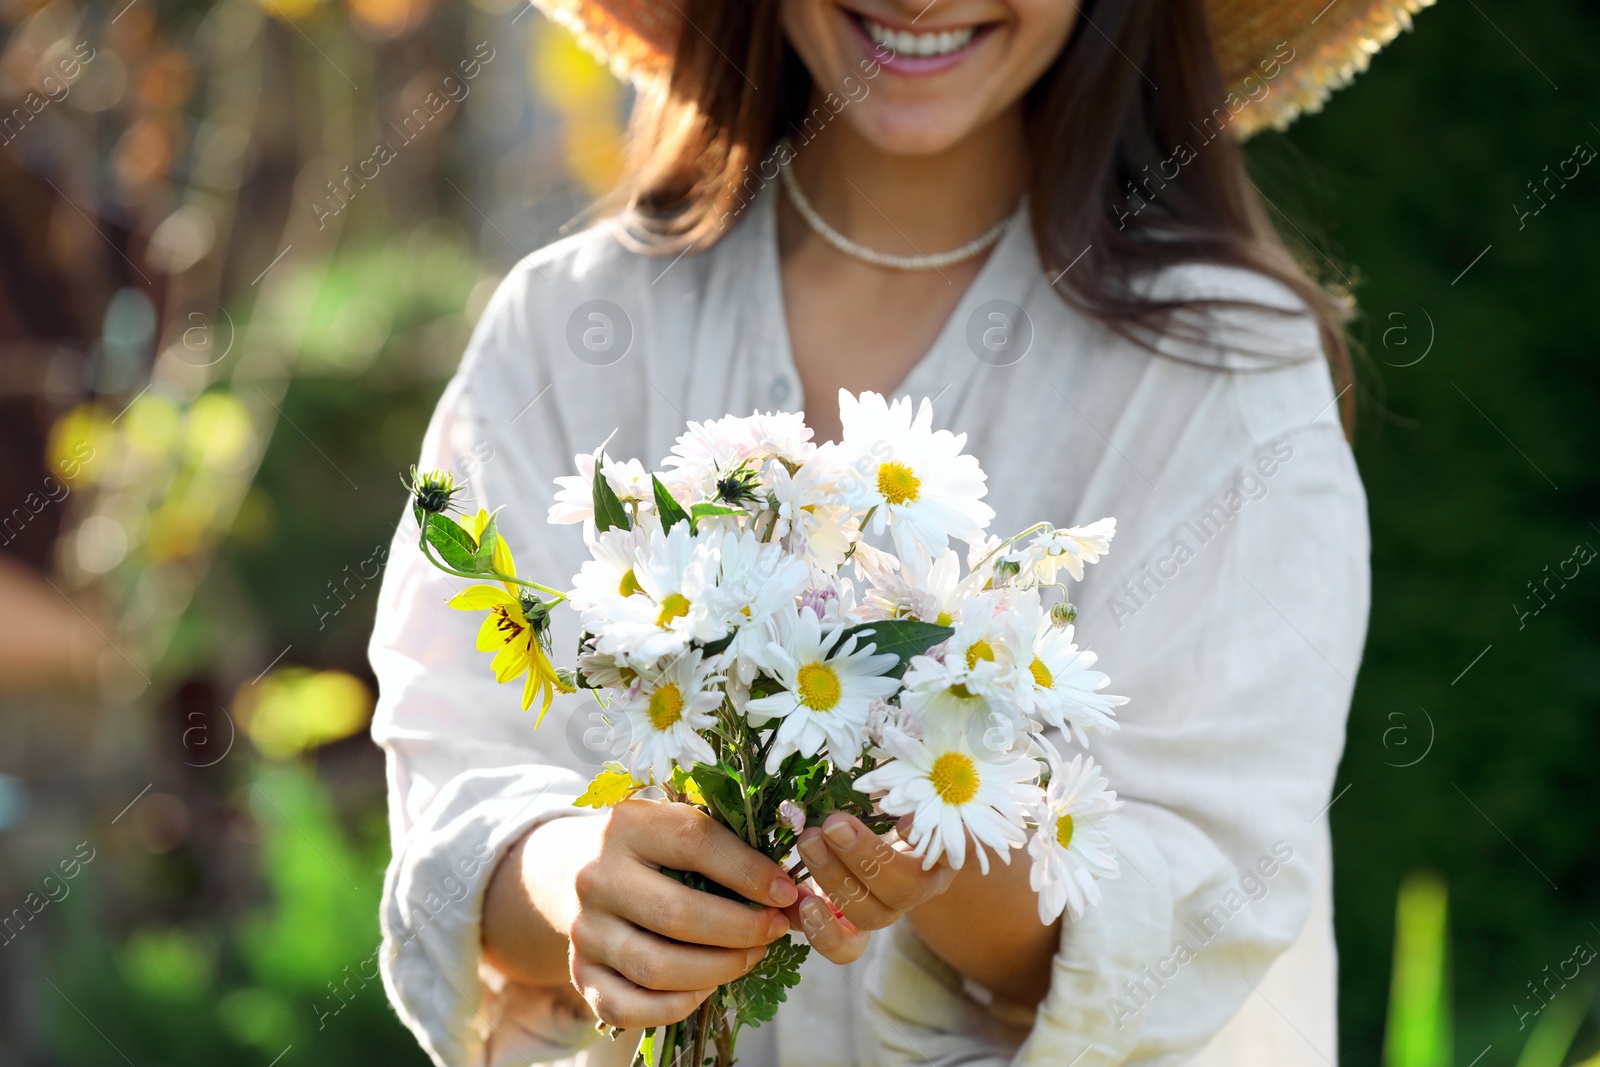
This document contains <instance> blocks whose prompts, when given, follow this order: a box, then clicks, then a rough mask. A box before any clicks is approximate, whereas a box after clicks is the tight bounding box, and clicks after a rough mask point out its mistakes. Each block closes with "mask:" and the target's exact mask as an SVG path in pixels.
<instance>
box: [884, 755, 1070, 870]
mask: <svg viewBox="0 0 1600 1067" xmlns="http://www.w3.org/2000/svg"><path fill="white" fill-rule="evenodd" d="M883 747H884V749H885V750H886V751H888V752H889V754H890V755H892V756H893V757H895V758H894V759H892V760H890V761H889V762H887V763H884V764H881V765H880V766H878V767H877V768H876V769H875V770H872V771H869V772H868V773H866V774H864V775H862V776H861V777H860V778H857V779H856V782H855V786H856V788H857V789H859V790H860V791H861V792H863V793H878V792H882V793H883V794H884V795H883V796H882V797H881V798H879V800H878V806H879V807H880V808H881V809H883V811H884V812H886V813H887V814H890V815H910V816H911V827H910V828H909V829H908V830H907V831H906V833H905V835H904V836H905V839H906V842H907V843H908V844H910V845H911V854H912V855H914V856H921V857H922V867H923V869H924V870H927V869H929V868H931V867H932V866H933V865H934V864H935V863H937V862H938V861H939V857H940V856H946V857H948V862H949V864H950V866H951V867H953V868H955V869H956V870H960V869H961V866H962V864H963V863H965V862H966V855H967V835H968V834H971V835H972V839H973V841H974V842H976V845H977V847H976V849H975V851H976V852H977V854H978V869H979V870H981V871H982V872H983V873H985V874H987V873H989V856H988V853H987V852H986V851H985V847H987V848H991V849H993V850H994V851H995V854H996V855H998V856H999V857H1000V858H1001V860H1003V861H1004V862H1006V863H1010V862H1011V850H1012V849H1013V848H1017V847H1019V846H1020V845H1021V844H1022V843H1023V842H1024V841H1025V840H1027V833H1026V831H1025V830H1024V829H1023V818H1024V815H1025V813H1026V812H1027V811H1028V810H1029V809H1031V808H1034V807H1037V806H1038V804H1039V801H1040V798H1041V797H1042V796H1043V791H1042V790H1041V789H1040V788H1039V787H1038V785H1036V784H1035V783H1036V782H1037V780H1038V777H1039V762H1038V761H1037V760H1035V759H1033V758H1032V757H1030V756H1027V755H1025V754H1021V753H1018V754H1015V755H1009V756H1002V757H1000V758H998V759H996V758H979V757H976V756H974V755H973V751H972V748H971V746H970V745H969V744H968V743H967V739H966V737H965V736H964V734H963V733H962V732H960V731H952V730H940V729H930V730H929V731H928V737H927V738H926V739H923V740H918V739H916V738H913V737H908V736H907V735H906V734H904V733H902V732H901V731H899V730H896V729H894V728H893V727H889V728H887V729H886V730H885V731H884V738H883Z"/></svg>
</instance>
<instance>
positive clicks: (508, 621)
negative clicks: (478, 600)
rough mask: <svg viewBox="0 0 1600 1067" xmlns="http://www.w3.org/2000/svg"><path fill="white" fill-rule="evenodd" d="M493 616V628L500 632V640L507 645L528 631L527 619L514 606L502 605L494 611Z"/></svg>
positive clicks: (518, 608)
mask: <svg viewBox="0 0 1600 1067" xmlns="http://www.w3.org/2000/svg"><path fill="white" fill-rule="evenodd" d="M493 614H494V616H495V628H496V629H498V630H499V631H500V635H501V636H500V640H502V641H504V642H505V643H506V644H508V645H509V644H511V642H513V641H515V640H516V639H517V638H519V637H521V636H522V635H523V633H524V632H525V631H526V630H527V629H528V617H527V616H526V615H524V614H523V613H522V609H521V608H520V607H518V606H517V605H515V604H502V605H500V606H499V607H497V608H495V609H494V611H493Z"/></svg>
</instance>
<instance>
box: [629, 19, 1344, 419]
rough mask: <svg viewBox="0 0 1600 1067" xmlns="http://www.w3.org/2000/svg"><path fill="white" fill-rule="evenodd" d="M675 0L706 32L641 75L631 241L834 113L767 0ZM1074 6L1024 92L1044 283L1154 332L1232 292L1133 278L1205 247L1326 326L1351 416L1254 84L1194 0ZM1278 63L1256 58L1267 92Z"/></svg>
mask: <svg viewBox="0 0 1600 1067" xmlns="http://www.w3.org/2000/svg"><path fill="white" fill-rule="evenodd" d="M679 2H680V5H681V8H682V10H683V11H684V15H685V24H687V25H691V26H696V27H699V28H700V32H684V33H683V34H681V35H680V37H679V41H678V46H677V51H676V55H675V58H674V62H673V66H672V72H671V76H670V78H669V79H667V80H665V81H664V82H662V83H659V84H657V85H654V86H646V87H645V88H644V89H642V90H641V92H640V96H639V99H638V101H637V103H636V105H635V108H634V116H633V129H632V135H631V138H630V145H631V152H632V158H631V160H630V163H631V165H630V167H629V174H630V176H631V177H630V183H629V185H628V187H627V188H626V189H625V190H624V191H625V194H626V195H627V196H628V199H629V202H630V206H631V207H632V208H633V211H632V213H631V219H632V221H633V224H634V228H635V229H636V231H637V232H638V233H639V234H640V235H641V238H642V240H643V242H644V243H645V244H646V245H647V246H648V247H650V248H651V249H652V250H655V251H660V252H663V253H672V254H676V253H677V252H679V251H681V250H682V249H683V248H685V247H688V246H693V247H695V248H704V247H707V246H709V245H710V244H711V243H712V242H714V241H715V240H716V239H717V238H718V236H720V234H721V233H722V232H723V231H724V230H725V229H726V227H727V225H728V222H729V220H730V219H731V218H733V217H735V216H736V215H737V214H738V212H739V211H740V210H741V209H742V208H743V207H744V206H745V204H747V203H748V202H749V199H750V197H751V195H752V193H751V190H752V187H753V186H754V187H759V186H760V185H761V184H764V181H765V180H770V178H771V176H772V175H771V174H770V173H764V171H765V170H766V169H768V168H769V167H770V165H771V160H770V154H771V153H772V151H773V149H774V147H775V145H776V144H777V143H778V141H779V140H780V139H781V138H783V137H795V138H796V139H800V138H803V137H806V136H807V131H808V129H809V128H810V126H811V125H814V123H815V120H817V119H820V120H821V121H823V122H826V119H827V117H828V115H827V112H826V111H819V109H818V108H817V106H816V103H815V101H814V100H813V98H812V97H813V92H812V81H811V77H810V75H809V73H808V72H807V71H806V69H805V66H804V65H803V64H802V63H801V61H800V58H799V56H798V55H796V54H795V52H794V50H793V49H792V48H790V47H789V45H788V43H787V42H786V41H785V40H784V37H783V32H782V28H781V25H780V15H779V9H780V5H779V4H778V3H777V2H776V0H679ZM1079 21H1080V23H1087V22H1090V21H1092V22H1093V25H1094V27H1095V29H1096V30H1097V32H1076V31H1075V32H1074V33H1073V34H1072V35H1071V37H1070V39H1069V41H1068V43H1067V45H1066V47H1065V48H1063V49H1062V52H1061V55H1059V56H1058V57H1057V58H1056V60H1055V62H1054V64H1052V66H1051V67H1050V69H1049V70H1047V71H1046V72H1045V74H1044V75H1043V76H1042V77H1041V78H1040V79H1039V81H1038V82H1037V83H1036V84H1035V85H1034V86H1033V87H1032V88H1031V89H1030V90H1029V92H1028V94H1027V98H1026V101H1025V110H1026V121H1027V123H1028V128H1029V133H1030V137H1029V143H1030V144H1031V145H1032V146H1033V153H1032V159H1031V161H1030V165H1031V168H1032V177H1031V180H1030V183H1029V184H1030V188H1029V207H1030V211H1031V216H1032V217H1031V220H1030V221H1031V224H1032V230H1033V236H1034V241H1035V243H1036V245H1037V247H1038V250H1039V257H1040V259H1041V261H1042V262H1043V265H1044V268H1045V271H1046V273H1047V275H1048V276H1050V277H1053V278H1056V282H1055V290H1056V292H1057V293H1058V294H1059V295H1060V296H1061V298H1062V299H1063V300H1065V301H1066V302H1067V303H1069V304H1070V305H1072V306H1073V307H1075V308H1077V309H1079V310H1080V311H1082V312H1084V313H1085V314H1087V315H1089V316H1090V317H1092V318H1094V319H1096V320H1097V321H1100V322H1102V323H1104V324H1105V325H1107V326H1108V327H1110V328H1111V329H1113V330H1115V331H1116V332H1118V333H1119V334H1121V335H1123V336H1125V337H1128V338H1130V339H1132V340H1135V341H1137V342H1138V343H1140V344H1144V345H1146V346H1150V347H1153V346H1154V338H1156V337H1159V336H1160V335H1161V334H1163V333H1166V332H1169V331H1171V330H1173V329H1174V325H1175V321H1176V320H1175V313H1176V312H1179V311H1182V310H1185V309H1190V308H1194V307H1196V306H1197V305H1210V306H1214V305H1217V304H1233V303H1236V302H1232V301H1207V300H1170V299H1155V298H1152V297H1151V296H1150V295H1149V294H1148V290H1147V288H1144V287H1141V286H1140V285H1139V284H1138V282H1139V280H1140V279H1141V278H1149V277H1152V276H1153V275H1154V274H1155V273H1156V272H1158V271H1160V270H1161V269H1162V268H1165V267H1169V266H1173V265H1176V264H1180V263H1195V262H1203V263H1214V264H1220V265H1225V266H1233V267H1242V268H1245V269H1249V270H1254V271H1257V272H1259V273H1261V274H1263V275H1266V276H1267V277H1269V278H1272V279H1275V280H1276V281H1278V282H1281V283H1282V284H1283V285H1285V286H1286V287H1288V288H1289V289H1290V290H1291V291H1292V292H1293V293H1294V294H1295V295H1296V296H1297V297H1299V298H1300V300H1301V301H1303V302H1304V304H1305V305H1306V307H1307V308H1309V309H1310V311H1311V313H1312V314H1313V315H1314V316H1315V318H1316V320H1317V322H1318V324H1319V326H1320V330H1321V334H1322V342H1323V351H1324V353H1325V354H1326V356H1327V358H1328V361H1329V363H1330V365H1331V366H1332V370H1333V377H1334V384H1335V388H1337V389H1339V390H1340V393H1341V412H1342V414H1343V417H1344V423H1345V426H1346V428H1347V430H1348V428H1349V426H1350V424H1351V421H1352V417H1353V411H1354V407H1353V402H1354V397H1353V395H1351V394H1349V393H1346V392H1345V387H1346V386H1347V385H1348V384H1349V383H1350V382H1351V381H1352V370H1351V361H1350V352H1349V346H1348V344H1347V342H1346V339H1345V331H1344V324H1345V322H1346V321H1347V319H1348V318H1349V315H1350V302H1349V299H1348V297H1347V296H1345V295H1344V294H1341V293H1336V292H1333V291H1330V290H1329V289H1327V288H1325V287H1324V286H1323V285H1321V284H1319V283H1318V282H1317V281H1316V280H1314V278H1313V276H1312V275H1311V273H1310V272H1309V271H1308V270H1306V269H1305V268H1304V267H1302V266H1301V264H1300V263H1299V262H1297V261H1296V259H1295V257H1294V256H1293V255H1292V254H1291V253H1290V252H1289V250H1288V248H1287V247H1286V246H1285V244H1284V242H1283V241H1282V240H1281V239H1280V237H1279V235H1278V233H1277V231H1276V230H1275V229H1274V228H1273V226H1272V223H1271V220H1270V219H1269V218H1268V217H1267V214H1266V211H1265V209H1264V208H1263V206H1262V203H1261V198H1260V196H1259V194H1258V193H1257V191H1256V189H1255V187H1254V186H1253V185H1252V183H1251V181H1250V178H1249V176H1248V175H1247V173H1246V170H1245V164H1244V156H1243V153H1242V152H1241V151H1240V148H1239V145H1238V143H1237V142H1236V141H1235V139H1234V138H1233V136H1231V132H1230V131H1229V130H1228V126H1229V124H1230V120H1231V119H1232V118H1233V116H1234V115H1236V114H1238V113H1239V112H1240V111H1241V110H1242V108H1243V107H1246V106H1249V104H1250V103H1251V102H1252V101H1253V100H1254V99H1256V98H1257V97H1256V96H1255V95H1253V92H1254V91H1253V90H1250V93H1251V94H1252V95H1248V96H1241V94H1240V92H1239V91H1235V92H1232V93H1230V92H1229V91H1228V90H1227V89H1226V88H1225V87H1224V85H1223V81H1222V74H1221V71H1220V69H1219V67H1218V64H1217V60H1216V53H1215V51H1214V49H1213V47H1212V42H1211V36H1210V32H1209V29H1208V27H1207V25H1206V19H1205V13H1204V10H1203V8H1202V3H1201V0H1086V2H1085V3H1084V4H1083V5H1082V7H1081V9H1080V13H1079ZM1080 29H1081V27H1080ZM1292 58H1293V56H1292V52H1291V54H1290V55H1289V56H1288V57H1283V56H1279V57H1277V60H1269V64H1270V63H1273V62H1288V61H1290V60H1292ZM1273 73H1274V71H1273V69H1272V68H1271V67H1270V66H1264V67H1263V69H1262V71H1261V72H1260V74H1259V76H1258V78H1259V81H1260V84H1261V86H1262V92H1263V93H1265V92H1270V86H1268V85H1267V82H1268V81H1270V79H1271V77H1272V76H1273ZM1157 86H1160V87H1161V88H1160V89H1159V90H1158V89H1157V88H1156V87H1157ZM758 87H759V88H758ZM1173 166H1177V167H1179V168H1180V169H1181V173H1177V174H1174V175H1172V176H1171V177H1167V176H1166V175H1167V174H1168V172H1169V168H1171V167H1173ZM1080 257H1081V258H1080ZM1069 265H1071V266H1072V269H1071V270H1067V267H1068V266H1069ZM1269 310H1277V309H1270V308H1269Z"/></svg>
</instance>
